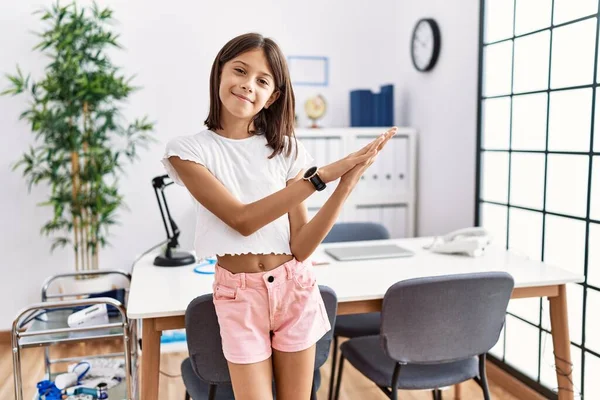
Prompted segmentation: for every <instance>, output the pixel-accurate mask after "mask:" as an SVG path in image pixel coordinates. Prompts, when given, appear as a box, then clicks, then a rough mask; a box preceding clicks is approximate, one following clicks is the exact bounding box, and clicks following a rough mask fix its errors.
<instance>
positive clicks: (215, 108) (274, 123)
mask: <svg viewBox="0 0 600 400" xmlns="http://www.w3.org/2000/svg"><path fill="white" fill-rule="evenodd" d="M254 49H262V50H263V51H264V53H265V56H266V58H267V62H268V63H269V66H270V67H271V71H272V72H273V75H274V79H275V90H274V93H276V92H279V98H277V99H276V100H275V102H274V103H273V104H271V105H270V106H269V108H263V109H262V110H260V112H259V113H258V114H256V115H255V116H254V118H253V119H252V121H251V122H250V124H249V125H248V133H249V134H264V135H266V137H267V143H268V145H269V146H270V147H271V148H272V149H273V154H271V155H270V156H269V158H272V157H274V156H276V155H277V154H280V153H281V152H282V151H283V150H284V149H285V151H286V155H287V156H289V155H290V154H291V149H292V146H291V139H292V138H293V139H295V135H294V110H295V98H294V90H293V89H292V84H291V81H290V74H289V71H288V66H287V62H286V59H285V56H284V55H283V53H282V51H281V49H280V48H279V46H278V45H277V44H276V43H275V42H274V41H273V40H272V39H270V38H265V37H263V36H262V35H260V34H258V33H246V34H243V35H240V36H237V37H235V38H233V39H231V40H230V41H229V42H227V43H226V44H225V46H223V48H222V49H221V50H220V51H219V53H218V54H217V56H216V57H215V61H214V62H213V65H212V70H211V72H210V111H209V114H208V117H207V118H206V120H205V121H204V124H205V125H206V126H207V127H208V129H211V130H216V129H223V127H222V126H221V100H220V98H219V85H220V84H221V71H222V70H223V65H225V63H227V62H228V61H230V60H232V59H234V58H235V57H237V56H238V55H240V54H242V53H245V52H247V51H249V50H254ZM252 122H254V131H250V125H251V124H252ZM286 136H287V137H289V139H290V140H287V143H288V145H287V146H286Z"/></svg>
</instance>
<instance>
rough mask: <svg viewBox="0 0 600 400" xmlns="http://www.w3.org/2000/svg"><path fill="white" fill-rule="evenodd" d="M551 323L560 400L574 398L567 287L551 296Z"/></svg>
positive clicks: (562, 287) (560, 288) (561, 287)
mask: <svg viewBox="0 0 600 400" xmlns="http://www.w3.org/2000/svg"><path fill="white" fill-rule="evenodd" d="M548 299H549V300H550V325H551V327H552V343H553V344H554V360H555V361H554V363H555V365H556V378H557V381H558V398H559V400H573V382H572V379H573V368H572V367H571V339H570V338H569V319H568V314H567V288H566V286H565V285H560V286H559V287H558V296H555V297H549V298H548Z"/></svg>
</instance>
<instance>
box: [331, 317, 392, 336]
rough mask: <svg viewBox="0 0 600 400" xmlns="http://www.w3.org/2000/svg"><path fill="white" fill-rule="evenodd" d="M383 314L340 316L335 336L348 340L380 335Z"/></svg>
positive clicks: (337, 319) (336, 321) (336, 322)
mask: <svg viewBox="0 0 600 400" xmlns="http://www.w3.org/2000/svg"><path fill="white" fill-rule="evenodd" d="M380 326H381V313H380V312H372V313H364V314H351V315H338V317H337V318H336V320H335V327H334V329H333V332H334V333H333V334H334V335H335V336H342V337H347V338H355V337H360V336H371V335H379V329H380Z"/></svg>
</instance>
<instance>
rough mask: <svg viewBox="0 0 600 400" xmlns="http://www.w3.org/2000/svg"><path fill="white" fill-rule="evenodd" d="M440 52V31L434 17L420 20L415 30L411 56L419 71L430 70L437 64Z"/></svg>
mask: <svg viewBox="0 0 600 400" xmlns="http://www.w3.org/2000/svg"><path fill="white" fill-rule="evenodd" d="M439 52H440V31H439V28H438V26H437V24H436V23H435V21H434V20H432V19H422V20H420V21H419V22H418V23H417V25H416V26H415V29H414V30H413V35H412V40H411V57H412V61H413V64H414V66H415V68H416V69H418V70H419V71H429V70H430V69H432V68H433V66H434V65H435V63H436V61H437V58H438V55H439Z"/></svg>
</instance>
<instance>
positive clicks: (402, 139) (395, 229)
mask: <svg viewBox="0 0 600 400" xmlns="http://www.w3.org/2000/svg"><path fill="white" fill-rule="evenodd" d="M385 130H386V128H383V127H373V128H317V129H296V137H297V138H298V140H300V141H301V142H302V144H304V146H305V147H306V150H307V151H308V152H309V153H310V154H311V155H312V156H313V158H314V159H315V162H316V164H317V165H318V166H322V165H326V164H329V163H331V162H333V161H336V160H338V159H340V158H341V157H344V156H345V155H346V154H348V153H351V152H353V151H356V150H358V149H360V148H361V147H363V146H364V145H366V144H367V143H368V142H370V141H372V140H373V139H375V138H376V137H377V136H378V135H379V134H381V133H382V132H384V131H385ZM416 139H417V132H416V129H414V128H409V127H399V128H398V132H397V133H396V135H395V136H394V137H393V138H392V139H391V140H390V142H389V143H388V144H387V146H386V148H385V149H384V150H383V152H382V153H381V154H380V155H379V156H378V158H377V160H376V161H375V162H374V163H373V165H371V167H369V169H367V171H366V172H365V174H364V175H363V177H362V179H361V182H359V183H358V186H357V187H356V188H355V189H354V191H353V192H352V194H351V196H350V197H349V198H348V200H347V201H346V204H345V206H344V209H343V211H342V213H341V215H340V217H339V220H338V221H340V222H342V221H343V222H357V221H372V222H379V223H381V224H383V225H384V226H385V227H386V228H387V229H388V230H389V232H390V235H391V237H392V238H402V237H413V236H415V233H416V232H415V227H416V221H415V216H416V212H415V207H416V198H417V196H416V187H417V185H416V166H417V144H416ZM336 185H337V182H332V183H331V184H328V185H327V188H326V189H325V190H324V191H323V192H317V193H315V194H314V195H312V196H311V197H310V198H309V199H308V200H307V202H306V204H307V208H308V212H309V216H310V218H312V217H313V216H314V215H315V214H316V213H317V212H318V210H319V209H320V208H321V207H322V205H323V204H324V203H325V201H327V199H328V198H329V196H330V195H331V193H332V192H333V190H334V189H335V187H336Z"/></svg>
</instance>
